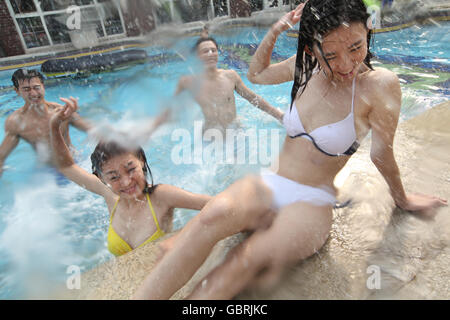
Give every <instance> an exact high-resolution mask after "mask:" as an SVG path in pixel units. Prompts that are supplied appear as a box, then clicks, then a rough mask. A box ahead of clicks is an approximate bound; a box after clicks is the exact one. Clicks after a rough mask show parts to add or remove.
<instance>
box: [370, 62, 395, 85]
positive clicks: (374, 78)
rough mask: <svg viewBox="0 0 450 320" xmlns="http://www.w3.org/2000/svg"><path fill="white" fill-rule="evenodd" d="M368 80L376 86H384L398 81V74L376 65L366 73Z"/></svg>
mask: <svg viewBox="0 0 450 320" xmlns="http://www.w3.org/2000/svg"><path fill="white" fill-rule="evenodd" d="M366 78H367V80H368V81H371V82H373V83H372V85H374V86H376V87H386V86H389V85H392V84H393V83H398V82H399V80H398V76H397V74H396V73H395V72H393V71H391V70H388V69H386V68H381V67H377V68H374V69H373V70H371V71H370V72H367V73H366Z"/></svg>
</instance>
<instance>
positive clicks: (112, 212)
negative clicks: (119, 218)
mask: <svg viewBox="0 0 450 320" xmlns="http://www.w3.org/2000/svg"><path fill="white" fill-rule="evenodd" d="M119 200H120V196H119V197H118V198H117V201H116V203H115V204H114V207H113V209H112V210H111V216H110V217H109V223H111V221H112V219H113V217H114V213H115V212H116V208H117V205H118V204H119Z"/></svg>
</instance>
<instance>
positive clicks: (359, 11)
mask: <svg viewBox="0 0 450 320" xmlns="http://www.w3.org/2000/svg"><path fill="white" fill-rule="evenodd" d="M369 17H370V14H369V13H367V8H366V6H365V4H364V2H363V1H362V0H309V1H308V2H307V3H306V5H305V7H304V8H303V13H302V17H301V20H300V27H299V34H298V45H297V59H296V61H295V76H294V85H293V86H292V91H291V109H292V104H293V103H294V101H295V98H296V96H297V92H298V91H299V89H300V88H301V89H302V91H301V92H300V94H302V93H303V91H305V88H306V85H307V84H308V82H309V80H310V79H311V76H312V73H313V71H314V69H315V68H316V67H317V64H318V62H317V59H316V58H315V57H314V56H313V55H311V54H308V53H306V52H305V48H308V49H309V50H312V49H313V47H314V45H317V47H318V48H319V51H320V53H321V54H322V57H323V59H324V60H325V63H326V64H327V66H328V67H329V68H330V65H329V64H328V61H327V59H326V58H325V57H324V55H323V51H322V45H321V39H322V38H323V37H324V36H325V35H326V34H327V33H329V32H330V31H332V30H334V29H337V28H338V27H339V26H341V25H342V24H343V23H351V22H361V23H362V24H363V25H364V26H366V23H367V21H368V19H369ZM371 38H372V30H371V29H369V32H368V33H367V55H366V57H365V59H364V63H365V64H366V65H367V67H369V68H370V69H371V70H373V67H372V65H371V63H370V59H371V58H372V56H373V55H372V53H371V52H370V50H369V46H370V40H371ZM330 69H331V68H330ZM302 81H303V82H302Z"/></svg>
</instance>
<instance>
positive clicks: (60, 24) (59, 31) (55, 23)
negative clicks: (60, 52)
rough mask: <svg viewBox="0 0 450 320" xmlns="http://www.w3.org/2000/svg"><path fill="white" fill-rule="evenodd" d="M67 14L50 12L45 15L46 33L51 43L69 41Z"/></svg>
mask: <svg viewBox="0 0 450 320" xmlns="http://www.w3.org/2000/svg"><path fill="white" fill-rule="evenodd" d="M67 17H68V16H67V14H52V15H48V16H45V23H46V24H47V30H48V33H50V37H51V38H52V41H53V44H59V43H66V42H70V36H69V33H68V31H69V30H68V29H67V26H66V21H67Z"/></svg>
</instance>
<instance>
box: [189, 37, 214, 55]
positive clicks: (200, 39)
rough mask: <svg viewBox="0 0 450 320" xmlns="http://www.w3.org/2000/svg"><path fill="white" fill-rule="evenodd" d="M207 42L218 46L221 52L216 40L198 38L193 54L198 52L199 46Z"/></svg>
mask: <svg viewBox="0 0 450 320" xmlns="http://www.w3.org/2000/svg"><path fill="white" fill-rule="evenodd" d="M205 41H212V42H213V43H214V44H215V45H216V48H217V50H219V45H218V44H217V41H216V40H215V39H214V38H212V37H201V38H198V40H197V42H196V43H195V45H194V47H193V48H192V52H197V49H198V46H199V45H200V44H201V43H203V42H205Z"/></svg>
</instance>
